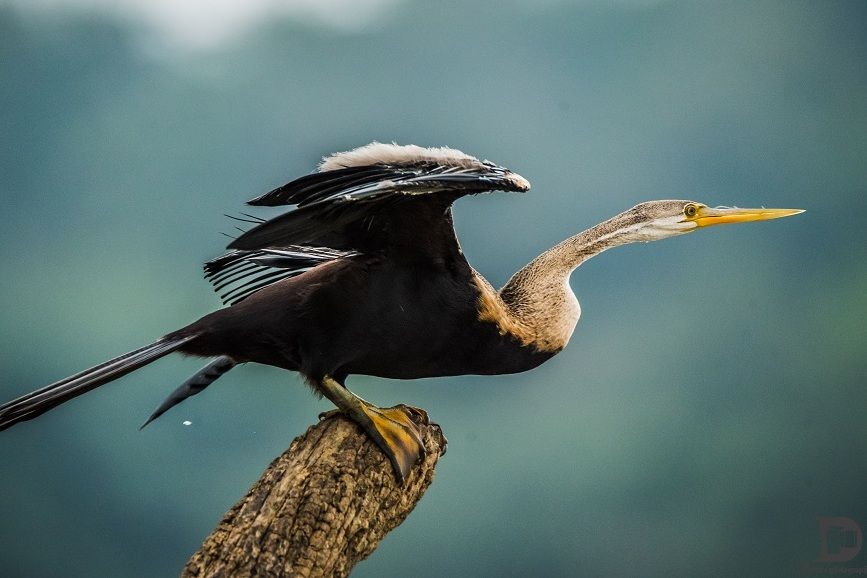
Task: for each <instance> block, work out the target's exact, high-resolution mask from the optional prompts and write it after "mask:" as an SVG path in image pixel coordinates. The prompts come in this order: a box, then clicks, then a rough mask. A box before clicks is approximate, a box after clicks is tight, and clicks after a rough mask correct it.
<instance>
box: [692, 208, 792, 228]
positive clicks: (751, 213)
mask: <svg viewBox="0 0 867 578" xmlns="http://www.w3.org/2000/svg"><path fill="white" fill-rule="evenodd" d="M803 212H804V209H729V208H723V207H717V208H711V207H698V210H697V211H696V213H695V216H693V217H687V219H686V220H687V221H694V222H695V224H696V225H698V226H699V227H709V226H710V225H725V224H728V223H746V222H749V221H768V220H770V219H780V218H782V217H788V216H791V215H797V214H798V213H803Z"/></svg>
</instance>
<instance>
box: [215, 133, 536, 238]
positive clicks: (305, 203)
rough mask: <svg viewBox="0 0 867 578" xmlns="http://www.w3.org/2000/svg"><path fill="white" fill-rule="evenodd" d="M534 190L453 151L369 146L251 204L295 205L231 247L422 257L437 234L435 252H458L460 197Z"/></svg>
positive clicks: (513, 176) (512, 176) (327, 162)
mask: <svg viewBox="0 0 867 578" xmlns="http://www.w3.org/2000/svg"><path fill="white" fill-rule="evenodd" d="M529 188H530V184H529V183H528V182H527V181H526V180H525V179H524V178H523V177H521V176H520V175H517V174H515V173H513V172H511V171H509V170H508V169H506V168H503V167H499V166H497V165H494V164H493V163H490V162H488V161H479V160H478V159H476V158H474V157H471V156H469V155H466V154H464V153H462V152H460V151H456V150H454V149H425V148H421V147H416V146H398V145H393V144H392V145H388V144H380V143H372V144H370V145H367V146H365V147H361V148H360V149H355V150H353V151H349V152H346V153H338V154H336V155H332V156H331V157H328V158H326V159H325V160H324V161H323V163H322V164H321V165H320V171H319V172H317V173H313V174H311V175H307V176H305V177H301V178H300V179H297V180H294V181H292V182H291V183H289V184H286V185H283V186H282V187H279V188H277V189H274V190H273V191H271V192H269V193H266V194H265V195H262V196H261V197H258V198H255V199H253V200H251V201H249V204H250V205H261V206H277V205H297V208H296V209H295V210H293V211H289V212H288V213H284V214H282V215H280V216H278V217H275V218H273V219H271V220H269V221H266V222H264V223H262V224H259V225H257V226H256V227H254V228H252V229H250V230H249V231H247V232H246V233H244V234H243V235H241V236H240V237H238V238H237V239H235V240H234V241H233V242H232V243H231V244H230V245H229V248H231V249H243V250H253V249H263V248H269V247H282V246H286V245H310V246H320V247H330V248H332V249H340V250H355V251H371V250H386V251H398V252H400V251H411V252H417V251H419V250H423V249H424V247H423V245H424V243H425V242H426V241H428V240H429V238H430V236H431V235H435V236H436V238H437V243H436V245H437V247H434V248H433V249H437V248H439V249H446V248H447V245H450V246H452V247H454V248H455V249H456V248H457V240H456V239H455V236H454V229H453V228H452V225H451V219H450V213H449V212H448V209H449V207H450V206H451V204H452V203H453V202H454V201H455V200H456V199H458V198H460V197H462V196H464V195H469V194H477V193H484V192H490V191H494V190H504V191H520V192H523V191H526V190H528V189H529ZM445 241H448V243H445Z"/></svg>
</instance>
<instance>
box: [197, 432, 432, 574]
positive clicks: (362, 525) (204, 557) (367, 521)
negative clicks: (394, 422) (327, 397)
mask: <svg viewBox="0 0 867 578" xmlns="http://www.w3.org/2000/svg"><path fill="white" fill-rule="evenodd" d="M423 429H424V435H423V441H424V445H425V448H426V451H427V455H426V457H425V459H424V460H423V461H419V463H417V464H416V465H415V467H414V468H413V469H412V471H411V472H410V475H409V476H408V478H407V480H406V483H405V484H404V486H403V487H398V486H397V483H396V481H395V477H394V473H393V471H392V467H391V463H390V462H389V461H388V459H387V458H386V457H385V455H384V454H383V453H382V452H381V451H380V450H379V448H378V447H377V446H376V445H375V444H374V443H373V442H371V441H370V440H369V439H368V438H367V436H366V435H365V434H364V433H363V432H362V431H361V429H360V428H359V427H358V426H356V425H355V424H354V423H353V422H351V421H350V420H348V419H347V418H345V417H343V416H341V415H334V416H332V417H329V418H326V419H324V420H322V421H320V422H319V423H318V424H316V425H314V426H312V427H310V428H309V429H308V430H307V431H306V432H305V433H304V434H303V435H301V436H300V437H298V438H296V439H295V440H294V441H293V442H292V445H290V446H289V449H287V450H286V451H285V452H284V453H283V454H282V455H281V456H280V457H278V458H277V459H275V460H274V461H273V462H271V465H270V466H268V468H267V469H266V470H265V472H264V473H263V474H262V477H261V478H260V479H259V481H257V482H256V483H255V484H254V485H253V487H252V488H251V489H250V491H249V492H248V493H247V495H246V496H245V497H244V498H243V499H241V501H239V502H238V503H237V504H235V505H234V506H233V507H232V509H230V510H229V511H228V512H227V513H226V515H225V516H224V517H223V520H222V521H221V522H220V524H219V525H218V526H217V528H216V529H215V530H214V531H213V532H212V533H211V535H210V536H208V537H207V538H206V539H205V541H204V543H203V544H202V546H201V548H199V550H198V551H197V552H196V553H195V554H193V556H192V557H191V558H190V560H189V561H188V562H187V564H186V566H185V567H184V569H183V572H182V574H181V575H182V576H183V577H186V578H190V577H197V578H200V577H209V578H210V577H218V576H219V577H227V578H228V577H235V576H305V577H315V576H347V575H348V574H349V572H350V571H351V570H352V568H353V566H355V564H356V563H358V562H359V561H360V560H363V559H364V558H366V557H367V556H369V555H370V554H371V553H372V552H373V551H374V550H375V549H376V547H377V546H378V545H379V542H380V540H382V538H383V537H384V536H385V535H386V534H387V533H388V532H390V531H391V530H393V529H394V528H395V527H397V526H398V525H399V524H400V523H401V522H403V521H404V520H405V519H406V517H407V516H408V515H409V513H410V512H411V511H412V509H413V508H414V507H415V505H416V503H418V501H419V500H420V499H421V497H422V495H423V494H424V492H425V490H426V489H427V488H428V486H430V484H431V482H432V481H433V477H434V468H435V466H436V463H437V460H438V459H439V457H440V456H441V455H443V454H444V453H445V449H446V440H445V437H444V436H443V433H442V430H441V429H440V427H439V426H438V425H436V424H430V425H428V426H424V428H423Z"/></svg>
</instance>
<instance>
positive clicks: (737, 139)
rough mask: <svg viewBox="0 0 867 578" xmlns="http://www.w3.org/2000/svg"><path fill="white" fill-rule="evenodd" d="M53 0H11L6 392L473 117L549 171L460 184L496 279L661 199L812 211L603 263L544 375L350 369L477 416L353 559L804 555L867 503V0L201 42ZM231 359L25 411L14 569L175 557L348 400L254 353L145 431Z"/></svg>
mask: <svg viewBox="0 0 867 578" xmlns="http://www.w3.org/2000/svg"><path fill="white" fill-rule="evenodd" d="M44 4H45V6H44V7H42V8H41V9H39V10H35V11H34V10H30V9H29V8H25V7H23V4H22V3H21V2H9V1H8V0H6V1H0V143H2V146H0V195H2V218H0V263H2V265H0V266H2V269H0V375H2V378H0V397H2V398H4V399H7V398H12V397H15V396H18V395H20V394H23V393H25V392H27V391H29V390H31V389H33V388H35V387H37V386H41V385H44V384H45V383H48V382H51V381H54V380H56V379H58V378H60V377H62V376H64V375H67V374H69V373H72V372H75V371H78V370H80V369H82V368H84V367H88V366H90V365H93V364H95V363H97V362H100V361H102V360H104V359H106V358H108V357H112V356H114V355H117V354H120V353H123V352H125V351H127V350H130V349H134V348H136V347H138V346H141V345H143V344H145V343H148V342H150V341H151V340H153V339H154V338H156V337H158V336H159V335H161V334H163V333H165V332H167V331H170V330H173V329H175V328H177V327H179V326H181V325H183V324H186V323H187V322H189V321H191V320H193V319H195V318H197V317H198V316H201V315H203V314H205V313H207V312H209V311H211V310H213V309H214V308H216V307H218V306H219V301H218V299H217V298H216V296H215V295H214V294H213V293H212V292H211V290H210V288H209V286H208V284H207V283H206V282H205V281H204V280H202V278H201V269H200V264H201V262H203V261H205V260H207V259H209V258H211V257H213V256H215V255H217V254H218V253H219V252H220V251H221V249H222V247H223V246H224V245H225V243H226V239H225V237H223V236H221V235H220V234H219V232H220V231H225V232H231V230H232V226H233V223H232V222H230V221H229V220H228V219H226V218H225V217H224V216H222V214H223V213H237V212H238V211H239V210H244V209H243V208H242V203H243V201H245V200H246V199H248V198H251V197H253V196H256V195H258V194H260V193H262V192H264V191H266V190H269V189H270V188H271V187H274V186H276V185H279V184H282V183H283V182H286V181H288V180H290V179H292V178H294V177H297V176H300V175H302V174H305V173H307V172H309V171H310V170H311V169H312V168H313V167H314V166H315V163H316V162H317V160H318V159H319V157H321V156H322V155H324V154H327V153H329V152H332V151H336V150H345V149H347V148H351V147H354V146H358V145H361V144H364V143H366V142H369V141H371V140H374V139H376V140H381V141H391V140H395V141H397V142H400V143H416V144H420V145H449V146H454V147H457V148H460V149H462V150H464V151H466V152H468V153H470V154H474V155H477V156H480V157H484V158H489V159H491V160H492V161H495V162H497V163H500V164H503V165H506V166H509V167H510V168H512V169H514V170H515V171H517V172H519V173H521V174H522V175H524V176H525V177H527V178H528V179H530V181H531V182H532V183H533V190H532V191H531V192H530V193H529V194H527V195H505V194H496V195H490V196H483V197H476V198H471V199H465V200H461V201H460V202H459V203H458V204H457V206H456V221H457V229H458V232H459V235H460V238H461V241H462V244H463V246H464V250H465V252H466V254H467V255H468V256H469V258H470V261H471V263H473V265H474V266H475V267H476V268H477V269H478V270H479V271H480V272H482V273H483V274H485V275H486V276H488V278H489V279H490V280H491V282H492V283H493V284H494V285H501V284H502V283H504V282H505V280H506V279H508V277H509V275H510V274H511V273H512V272H514V271H515V270H517V269H518V268H519V267H521V266H522V265H523V264H524V263H526V262H527V261H528V260H529V259H531V258H532V257H533V256H535V255H536V254H538V253H539V252H541V251H542V250H544V249H545V248H547V247H548V246H550V245H552V244H554V243H555V242H558V241H560V240H561V239H563V238H565V237H567V236H569V235H571V234H574V233H576V232H578V231H580V230H582V229H584V228H587V227H589V226H591V225H593V224H595V223H596V222H599V221H601V220H603V219H605V218H608V217H609V216H611V215H613V214H615V213H618V212H620V211H622V210H624V209H626V208H629V207H630V206H632V205H634V204H636V203H638V202H641V201H645V200H651V199H660V198H690V199H694V200H697V201H701V202H705V203H707V204H710V205H717V204H726V205H738V206H761V205H764V206H769V207H777V206H782V207H802V208H806V209H807V212H806V213H805V214H803V215H800V216H798V217H794V218H790V219H785V220H781V221H775V222H770V223H761V224H750V225H743V226H737V227H720V228H716V229H712V230H708V231H701V232H699V233H696V234H693V235H687V236H684V237H679V238H676V239H673V240H667V241H663V242H659V243H654V244H650V245H635V246H628V247H624V248H619V249H616V250H614V251H611V252H608V253H606V254H604V255H601V256H599V257H598V258H596V259H593V260H592V261H590V262H588V263H586V264H585V265H583V266H582V267H581V268H579V269H578V270H577V271H576V272H575V274H574V275H573V277H572V286H573V288H574V289H575V292H576V294H577V295H578V297H579V299H580V300H581V303H582V307H583V317H582V319H581V321H580V323H579V325H578V328H577V330H576V332H575V334H574V336H573V338H572V342H571V343H570V345H569V347H568V348H567V349H566V350H565V351H564V352H563V353H562V354H560V355H559V356H557V357H555V358H554V359H553V360H551V361H550V362H548V363H547V364H545V365H543V366H542V367H540V368H539V369H537V370H535V371H532V372H530V373H527V374H524V375H515V376H505V377H462V378H447V379H445V378H444V379H426V380H420V381H415V382H401V381H388V380H382V379H374V378H368V377H355V378H352V379H351V380H350V384H351V386H352V387H353V389H354V390H355V391H357V392H358V393H359V394H360V395H362V396H364V397H365V398H368V399H372V400H375V401H377V402H379V403H381V404H387V405H390V404H393V403H398V402H406V403H412V404H414V405H419V406H421V407H424V408H426V409H427V410H428V411H429V412H430V414H431V415H432V417H433V418H434V419H435V420H436V421H438V422H440V423H441V424H442V425H443V428H444V429H445V432H446V434H447V435H448V437H449V440H450V442H451V443H450V446H449V452H448V455H446V456H445V457H444V458H443V459H442V460H441V462H440V464H439V467H438V470H437V479H436V482H435V483H434V485H433V486H432V487H431V489H430V491H429V492H428V494H427V495H426V496H425V497H424V499H423V500H422V502H421V503H420V504H419V506H418V507H417V508H416V510H415V511H414V513H413V514H412V515H411V516H410V518H409V519H408V520H407V521H406V522H405V523H404V524H403V525H402V526H401V527H399V528H398V529H397V530H396V531H395V532H393V533H392V534H391V535H389V536H388V537H387V539H386V540H385V541H384V542H383V543H382V545H381V547H380V548H379V549H378V550H377V551H376V552H375V553H374V554H373V556H371V558H370V559H369V560H367V561H364V562H363V563H361V564H360V565H359V566H358V568H357V571H356V572H355V574H354V576H358V577H373V576H396V575H410V576H414V577H416V578H422V577H439V576H795V575H797V574H798V571H799V567H800V566H801V564H803V563H805V562H810V561H812V560H814V559H815V558H816V557H817V556H818V532H817V526H816V517H817V516H845V517H849V518H852V519H853V520H855V521H856V522H858V523H860V524H861V525H862V527H864V528H865V529H867V419H865V413H867V410H865V408H867V394H865V391H864V390H865V386H867V379H865V378H867V228H865V225H864V219H865V215H867V201H865V193H867V184H865V183H867V4H865V3H864V2H857V1H851V2H838V1H826V2H796V1H779V2H770V1H759V2H721V3H716V2H667V1H659V2H656V1H653V2H639V3H628V2H615V3H607V2H601V1H599V2H596V1H583V2H567V1H547V2H542V3H539V2H531V1H530V0H527V1H526V2H518V1H514V2H512V1H510V2H494V1H493V0H491V1H481V2H459V1H456V0H455V1H452V0H448V1H444V2H421V1H410V0H405V1H399V0H394V2H393V3H391V4H388V5H387V6H386V8H385V9H383V10H381V11H380V12H377V13H376V14H375V15H374V16H373V17H372V18H369V19H367V20H365V21H364V22H362V23H361V24H359V25H358V26H355V27H332V26H328V25H326V24H323V23H322V22H321V21H320V20H316V19H306V18H304V17H297V16H293V15H291V14H289V15H281V14H276V13H275V14H274V15H273V16H270V17H268V18H266V19H265V20H264V21H263V22H260V23H259V24H256V25H255V26H253V27H251V28H250V29H249V30H247V31H243V32H241V33H239V34H238V36H236V37H234V38H231V39H229V40H227V41H225V42H220V43H217V44H215V45H213V46H209V47H205V48H201V47H195V46H194V47H187V46H183V43H182V42H181V43H178V44H175V45H173V44H171V43H162V44H161V41H159V40H154V39H153V37H151V36H149V34H151V33H150V32H148V29H147V26H145V25H144V24H142V23H141V22H139V21H136V20H135V19H130V18H119V17H117V16H116V15H114V14H112V13H110V12H105V11H102V10H98V9H94V8H93V7H91V8H90V9H74V8H69V9H58V8H54V7H52V6H53V4H52V3H50V2H47V3H44ZM206 17H207V15H206V14H203V15H202V18H203V19H204V18H206ZM200 365H201V361H197V360H191V359H182V358H177V357H170V358H167V359H165V360H162V361H160V362H159V363H157V364H155V365H153V366H150V367H148V368H146V369H144V370H142V371H140V372H138V373H135V374H133V375H130V376H128V377H126V378H124V379H123V380H122V381H120V382H117V383H115V384H112V385H109V386H106V387H104V388H102V389H100V390H99V391H97V392H94V393H92V394H89V395H87V396H84V397H82V398H79V399H76V400H75V401H73V402H70V403H69V404H67V405H65V406H63V407H62V408H60V409H57V410H55V411H53V412H51V413H50V414H46V415H45V416H43V417H41V418H39V419H38V420H36V421H33V422H28V423H26V424H22V425H19V426H17V427H15V428H13V429H11V430H9V431H6V432H3V433H2V434H0V464H2V469H0V574H2V575H3V576H9V577H19V576H20V577H29V576H82V577H84V576H88V577H94V576H130V577H137V576H142V577H145V576H148V577H149V576H171V575H176V574H177V572H178V570H179V569H180V568H181V566H182V565H183V563H184V561H185V560H186V558H187V557H188V556H189V554H190V553H191V552H192V551H194V550H195V549H196V547H197V546H198V544H199V543H200V541H201V539H202V538H203V537H204V536H205V535H206V534H207V533H208V532H209V531H210V530H211V529H212V528H213V526H214V525H215V524H216V523H217V521H218V520H219V518H220V517H221V515H222V514H223V512H224V511H225V510H226V509H228V507H229V506H230V505H231V504H232V503H234V501H235V500H236V499H237V498H239V497H240V496H241V495H243V494H244V492H245V491H246V490H247V488H248V487H249V486H250V484H251V483H252V482H253V481H254V480H255V479H256V477H257V476H258V475H259V473H260V472H261V471H262V469H263V468H264V467H265V466H266V465H267V464H268V462H269V461H270V460H271V459H272V458H273V457H275V456H276V455H277V454H279V453H280V452H281V451H282V450H283V449H285V447H286V446H287V445H288V443H289V441H290V440H291V439H292V438H293V437H295V436H297V435H298V434H300V433H301V432H303V431H304V430H305V428H306V427H308V426H309V425H310V424H311V423H313V422H314V421H315V420H316V415H317V413H318V412H320V411H323V410H326V409H328V405H327V404H326V403H325V402H322V401H318V400H316V399H314V397H313V396H312V395H310V393H309V392H308V391H307V390H306V388H305V387H304V386H303V385H302V383H301V381H300V379H299V378H298V376H296V375H294V374H288V373H285V372H281V371H279V370H276V369H272V368H267V367H257V366H248V367H243V368H240V369H237V370H235V371H233V372H232V373H231V374H229V375H227V376H226V377H224V378H223V379H222V380H220V381H219V382H218V383H216V384H215V385H214V386H212V387H211V388H210V389H208V390H207V391H206V392H205V393H203V394H202V395H200V396H198V397H196V398H195V399H192V400H190V401H188V402H187V403H185V404H183V405H182V406H179V407H178V408H176V409H174V410H172V411H171V412H170V413H169V414H167V415H166V416H165V417H164V418H162V419H161V420H159V421H158V422H156V423H154V424H153V425H151V426H150V427H149V428H148V429H147V430H145V431H143V432H140V431H138V426H139V424H140V423H141V422H142V421H144V419H145V418H146V417H147V416H148V415H149V413H150V411H151V410H152V409H153V408H154V407H155V406H156V405H157V404H158V403H159V402H160V401H161V400H162V398H163V397H164V395H165V394H166V393H167V392H168V391H170V390H171V389H172V388H174V387H175V386H176V385H177V384H178V383H180V381H182V380H183V379H185V378H186V377H187V376H188V374H190V373H191V372H193V371H194V370H196V369H197V368H198V367H199V366H200ZM184 420H190V421H191V422H192V425H190V426H184V425H182V422H183V421H184ZM846 565H847V566H864V565H867V551H865V552H862V553H861V554H860V555H859V556H858V557H856V558H855V559H853V560H852V561H851V562H849V563H847V564H846Z"/></svg>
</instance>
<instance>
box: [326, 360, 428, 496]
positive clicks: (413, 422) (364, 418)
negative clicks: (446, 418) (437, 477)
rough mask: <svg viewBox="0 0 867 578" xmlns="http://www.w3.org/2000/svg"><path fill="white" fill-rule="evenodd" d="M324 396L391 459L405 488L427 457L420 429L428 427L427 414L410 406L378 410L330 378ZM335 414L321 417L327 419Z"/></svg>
mask: <svg viewBox="0 0 867 578" xmlns="http://www.w3.org/2000/svg"><path fill="white" fill-rule="evenodd" d="M319 389H320V391H322V393H323V394H324V395H325V397H327V398H328V399H330V400H331V401H332V403H334V405H336V406H337V409H338V411H340V412H341V413H343V414H345V415H346V416H348V417H349V418H350V419H351V420H352V421H354V422H355V423H357V424H358V425H359V426H361V429H363V430H364V431H365V432H366V433H367V435H368V436H370V438H371V439H372V440H373V441H375V442H376V445H378V446H379V448H380V449H381V450H382V451H383V452H384V453H385V455H386V456H388V459H389V460H390V461H391V465H392V466H393V467H394V474H395V477H396V478H397V483H398V485H403V482H404V480H406V477H407V476H408V475H409V471H410V469H411V468H412V466H413V465H414V464H415V463H416V462H417V461H418V460H419V459H423V458H424V456H425V450H424V443H422V440H421V438H422V436H421V429H420V427H419V426H421V425H427V424H428V423H429V422H428V417H427V412H425V411H424V410H422V409H419V408H416V407H411V406H408V405H403V404H400V405H396V406H394V407H377V406H375V405H373V404H372V403H369V402H366V401H364V400H363V399H361V398H360V397H358V396H357V395H355V394H354V393H352V392H351V391H349V390H348V389H347V388H346V387H344V386H343V385H341V384H340V383H338V382H337V381H335V380H334V379H333V378H331V377H329V376H327V375H326V376H325V377H324V378H322V380H321V381H320V382H319ZM331 413H332V412H327V413H325V414H322V415H320V418H321V417H324V416H327V415H329V414H331Z"/></svg>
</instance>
